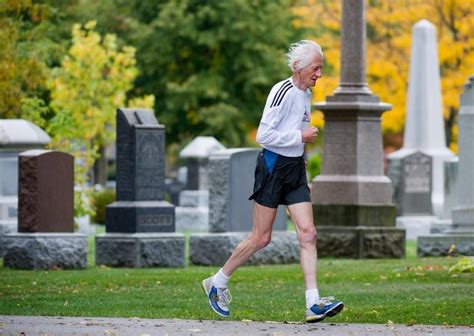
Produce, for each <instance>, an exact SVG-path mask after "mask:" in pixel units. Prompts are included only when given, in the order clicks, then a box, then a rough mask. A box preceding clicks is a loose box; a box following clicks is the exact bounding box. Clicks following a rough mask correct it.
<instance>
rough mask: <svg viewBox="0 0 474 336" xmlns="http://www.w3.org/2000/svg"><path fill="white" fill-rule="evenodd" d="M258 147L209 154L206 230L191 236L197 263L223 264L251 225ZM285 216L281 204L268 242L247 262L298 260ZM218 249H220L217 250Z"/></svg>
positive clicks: (293, 233)
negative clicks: (250, 198)
mask: <svg viewBox="0 0 474 336" xmlns="http://www.w3.org/2000/svg"><path fill="white" fill-rule="evenodd" d="M259 152H260V150H259V149H256V148H255V149H254V148H230V149H225V150H221V151H217V152H214V153H213V154H212V155H211V156H210V157H209V231H210V232H209V233H206V234H193V235H191V237H190V244H189V245H190V247H189V250H190V251H189V254H190V256H189V259H190V261H191V263H193V264H196V265H222V264H223V263H224V262H225V261H226V260H227V259H228V258H229V257H230V255H231V253H232V251H233V250H234V249H235V247H236V246H237V244H238V243H239V242H240V241H242V240H243V239H245V237H246V236H248V235H249V232H251V231H252V228H253V220H252V218H253V214H252V212H253V207H252V203H253V201H250V200H249V199H248V198H249V196H250V195H251V194H252V190H253V184H254V172H255V161H256V160H257V155H258V153H259ZM287 227H288V216H287V214H286V211H285V207H284V206H280V207H279V209H278V212H277V217H276V219H275V222H274V223H273V227H272V229H273V233H272V241H271V243H270V244H269V245H268V246H267V247H265V248H264V249H263V250H261V251H259V252H257V253H256V254H255V255H254V256H252V258H251V259H250V260H249V263H250V264H285V263H295V262H298V261H299V252H300V251H299V242H298V239H297V238H296V234H295V232H288V231H287ZM216 251H219V253H216Z"/></svg>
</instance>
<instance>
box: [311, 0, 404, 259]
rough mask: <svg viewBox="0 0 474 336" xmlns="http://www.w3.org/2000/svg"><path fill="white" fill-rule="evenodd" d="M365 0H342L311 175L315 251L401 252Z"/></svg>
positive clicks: (352, 253) (355, 253)
mask: <svg viewBox="0 0 474 336" xmlns="http://www.w3.org/2000/svg"><path fill="white" fill-rule="evenodd" d="M364 3H365V2H364V0H343V2H342V4H343V8H342V31H341V39H342V41H341V46H342V50H341V56H342V58H341V78H340V83H339V87H338V88H337V89H336V91H335V92H334V96H329V97H327V98H326V101H325V102H322V103H317V104H316V105H315V107H316V108H317V109H319V110H321V111H323V113H324V118H325V128H324V150H323V155H324V159H323V167H322V173H321V175H319V176H317V177H316V178H315V180H314V181H313V188H312V190H313V193H312V202H313V212H314V220H315V224H316V225H317V228H318V246H319V248H318V251H319V253H320V255H329V256H346V257H355V258H366V257H373V258H387V257H396V258H399V257H403V256H404V253H405V231H404V230H401V229H397V228H395V215H396V208H395V206H394V205H393V204H392V200H391V197H392V187H391V182H390V180H389V179H388V177H386V176H385V175H384V172H383V148H382V136H381V126H380V120H381V114H382V113H383V112H384V111H386V110H389V109H390V108H391V106H390V105H389V104H386V103H383V102H380V100H379V98H378V97H376V96H374V95H373V94H372V92H371V91H370V90H369V88H368V85H367V83H366V73H365V31H366V30H365V29H366V28H365V4H364Z"/></svg>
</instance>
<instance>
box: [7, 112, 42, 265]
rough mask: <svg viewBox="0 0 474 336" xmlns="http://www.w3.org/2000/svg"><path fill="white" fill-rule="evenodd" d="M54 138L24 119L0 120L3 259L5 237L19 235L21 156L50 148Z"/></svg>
mask: <svg viewBox="0 0 474 336" xmlns="http://www.w3.org/2000/svg"><path fill="white" fill-rule="evenodd" d="M50 141H51V138H50V137H49V136H48V135H47V134H46V133H45V132H44V131H43V130H42V129H41V128H39V127H38V126H36V125H35V124H33V123H31V122H29V121H27V120H21V119H0V258H1V257H2V256H3V236H4V235H5V234H7V233H11V232H17V213H18V196H17V195H18V155H19V154H20V153H21V152H24V151H26V150H29V149H39V148H43V146H45V145H47V144H48V143H49V142H50Z"/></svg>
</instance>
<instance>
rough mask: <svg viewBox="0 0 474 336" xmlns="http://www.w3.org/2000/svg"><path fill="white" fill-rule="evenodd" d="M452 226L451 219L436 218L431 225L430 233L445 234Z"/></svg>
mask: <svg viewBox="0 0 474 336" xmlns="http://www.w3.org/2000/svg"><path fill="white" fill-rule="evenodd" d="M452 226H453V221H452V220H451V219H442V218H438V217H435V219H434V221H433V222H432V223H431V228H430V233H445V232H446V231H448V230H450V229H451V228H452Z"/></svg>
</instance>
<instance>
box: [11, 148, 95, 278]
mask: <svg viewBox="0 0 474 336" xmlns="http://www.w3.org/2000/svg"><path fill="white" fill-rule="evenodd" d="M18 198H19V202H18V207H19V208H18V209H19V211H18V231H19V232H18V233H11V234H7V235H6V236H5V256H4V265H5V266H7V267H11V268H23V269H49V268H56V267H59V268H85V267H86V266H87V238H86V236H85V235H83V234H77V233H73V232H74V159H73V157H72V155H70V154H67V153H61V152H54V151H49V150H30V151H26V152H23V153H20V155H19V192H18Z"/></svg>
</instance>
